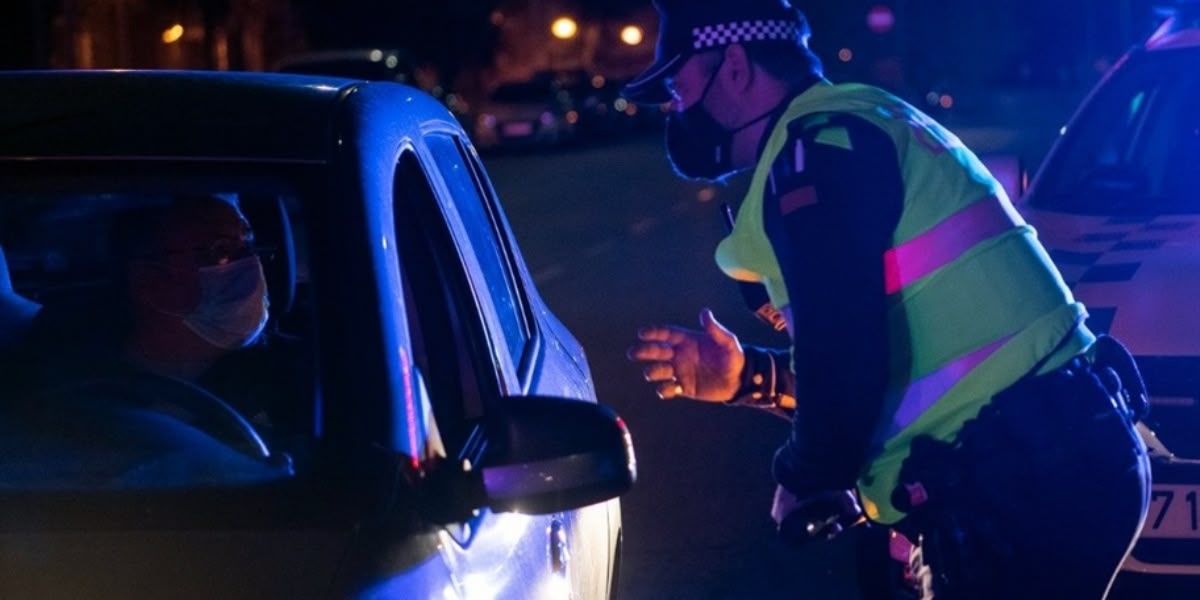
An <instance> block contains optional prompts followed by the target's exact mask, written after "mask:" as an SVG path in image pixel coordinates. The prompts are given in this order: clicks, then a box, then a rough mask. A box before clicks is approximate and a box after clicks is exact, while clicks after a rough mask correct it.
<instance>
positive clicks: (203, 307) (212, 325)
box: [179, 256, 269, 350]
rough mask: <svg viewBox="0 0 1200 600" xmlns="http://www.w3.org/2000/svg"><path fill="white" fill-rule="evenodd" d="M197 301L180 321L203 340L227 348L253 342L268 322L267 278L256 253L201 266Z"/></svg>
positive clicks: (240, 346)
mask: <svg viewBox="0 0 1200 600" xmlns="http://www.w3.org/2000/svg"><path fill="white" fill-rule="evenodd" d="M199 277H200V302H199V303H197V304H196V307H195V308H193V309H192V310H191V312H189V313H187V314H186V315H179V316H180V317H182V318H183V324H184V325H186V326H187V327H188V329H191V330H192V332H194V333H195V334H196V335H198V336H200V337H201V338H202V339H203V340H204V341H206V342H208V343H210V344H212V345H214V346H216V347H218V348H225V349H226V350H235V349H237V348H242V347H245V346H246V345H248V344H250V343H251V342H253V341H254V340H255V339H256V338H258V335H259V334H260V333H262V330H263V328H264V327H266V325H267V316H268V312H267V306H268V305H269V302H268V301H267V280H266V278H265V277H264V275H263V270H262V263H261V262H260V261H259V260H258V257H257V256H247V257H246V258H241V259H238V260H235V261H231V262H229V263H226V264H223V265H215V266H211V267H201V268H200V270H199Z"/></svg>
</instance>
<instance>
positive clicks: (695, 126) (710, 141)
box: [667, 54, 786, 180]
mask: <svg viewBox="0 0 1200 600" xmlns="http://www.w3.org/2000/svg"><path fill="white" fill-rule="evenodd" d="M724 64H725V56H724V55H723V54H722V56H721V62H719V63H717V68H716V69H714V70H713V72H712V75H710V76H709V77H708V83H706V84H704V91H703V92H701V94H700V99H699V100H697V101H696V102H695V103H694V104H692V105H691V106H689V107H687V108H685V109H683V110H682V111H679V112H672V113H671V114H669V115H667V156H668V158H670V160H671V164H672V165H673V166H674V167H675V170H676V171H677V172H678V173H679V174H680V175H682V176H684V177H687V178H688V179H707V180H716V179H720V178H721V177H724V176H726V175H729V174H730V173H733V172H734V171H737V170H738V169H737V167H735V166H734V165H733V155H732V152H733V136H734V135H735V134H737V133H738V132H739V131H742V130H743V129H746V128H747V127H750V126H751V125H753V124H755V123H757V122H759V121H761V120H763V119H766V118H768V117H770V116H771V115H773V114H775V113H776V112H777V111H779V110H780V109H782V108H783V106H784V105H785V104H786V102H782V103H780V104H779V105H778V106H776V107H774V108H772V109H770V110H768V111H766V112H764V113H763V114H761V115H759V116H757V117H755V118H753V119H750V120H749V121H747V122H745V123H743V124H741V125H738V126H737V127H735V128H733V129H726V128H725V127H724V126H722V125H721V124H720V123H718V122H717V120H716V119H714V118H713V116H712V113H709V112H708V111H707V110H705V108H704V101H705V99H707V98H708V91H709V90H710V89H712V85H713V81H715V80H716V78H717V73H719V72H720V71H721V67H722V66H723V65H724Z"/></svg>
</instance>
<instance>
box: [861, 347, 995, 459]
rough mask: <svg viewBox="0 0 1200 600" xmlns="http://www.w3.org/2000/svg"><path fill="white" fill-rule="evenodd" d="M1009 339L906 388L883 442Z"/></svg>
mask: <svg viewBox="0 0 1200 600" xmlns="http://www.w3.org/2000/svg"><path fill="white" fill-rule="evenodd" d="M1009 337H1010V336H1005V337H1003V338H1001V339H999V340H997V341H995V342H992V343H990V344H988V345H986V346H984V347H982V348H980V349H978V350H975V351H974V352H971V353H969V354H965V355H963V356H960V357H959V358H958V359H956V360H954V361H952V362H950V363H949V364H947V365H945V366H943V367H942V368H940V369H938V370H936V371H934V372H932V373H930V374H928V375H926V376H924V377H922V378H920V379H918V380H916V381H914V382H912V383H910V384H908V388H907V389H905V390H904V397H903V398H901V399H900V406H898V407H897V408H896V415H895V416H894V417H892V426H891V427H890V428H889V429H888V432H887V435H886V437H885V438H884V439H890V438H891V437H892V436H893V435H895V434H897V433H899V432H900V431H901V430H903V429H904V428H905V427H908V426H909V425H911V424H912V422H913V421H916V420H917V417H920V416H921V415H922V414H924V413H925V411H926V410H927V409H928V408H929V407H930V406H933V405H934V403H935V402H937V401H938V400H939V399H940V398H941V397H942V396H944V395H946V392H948V391H950V388H952V387H954V384H956V383H958V382H959V381H961V380H962V378H963V377H966V376H967V373H970V372H971V371H972V370H974V369H975V367H977V366H979V363H982V362H983V361H984V360H986V359H987V357H989V356H991V355H992V353H993V352H995V351H996V350H997V349H999V348H1000V346H1003V345H1004V342H1007V341H1008V338H1009Z"/></svg>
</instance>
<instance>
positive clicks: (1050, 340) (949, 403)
mask: <svg viewBox="0 0 1200 600" xmlns="http://www.w3.org/2000/svg"><path fill="white" fill-rule="evenodd" d="M830 113H843V114H851V115H854V116H857V117H860V118H862V119H865V120H866V121H868V122H870V123H872V124H874V125H877V126H878V127H880V128H881V129H882V130H883V131H884V132H886V133H887V135H888V136H889V137H891V139H892V141H893V143H894V144H895V147H896V155H897V158H898V160H899V162H900V165H899V166H900V173H901V176H902V179H903V183H904V206H903V209H902V212H901V214H900V220H899V224H898V225H897V226H896V229H895V231H894V232H893V234H892V241H891V248H890V249H889V250H888V251H887V252H885V253H884V255H883V256H881V257H880V262H881V265H882V268H883V269H884V278H885V287H886V290H885V291H886V293H887V295H888V299H889V303H888V315H887V323H888V329H889V331H888V333H889V335H888V340H889V345H890V353H889V356H890V364H889V373H888V377H889V379H888V381H889V386H888V396H887V398H886V399H885V403H884V411H883V414H882V419H881V422H880V423H878V424H877V430H876V432H877V433H876V436H875V443H874V446H873V448H872V451H871V455H870V461H869V463H868V464H867V465H865V466H864V469H863V470H862V471H861V472H860V474H859V479H858V490H859V492H860V495H861V496H862V498H863V501H864V505H865V508H866V510H867V514H868V516H869V517H871V518H872V519H873V520H876V521H878V522H882V523H893V522H895V521H898V520H899V519H901V518H902V517H903V516H904V515H903V513H902V512H900V511H899V510H898V509H896V508H895V507H894V506H893V505H892V504H891V501H890V497H891V493H892V490H893V489H894V488H895V487H896V484H897V479H898V475H899V471H900V466H901V463H902V462H903V461H904V459H905V458H906V457H907V456H908V452H909V445H910V443H911V442H912V440H913V438H914V437H915V436H917V435H921V434H927V435H931V436H933V437H935V438H937V439H940V440H946V441H949V440H952V439H953V438H954V435H955V434H956V433H957V432H958V431H959V430H960V429H961V427H962V425H963V423H964V422H965V421H967V420H968V419H970V418H972V417H974V416H975V415H976V414H978V412H979V410H980V408H982V407H983V406H984V405H985V404H986V403H987V402H988V401H989V399H990V398H991V397H992V396H994V395H995V394H996V393H997V392H999V391H1001V390H1003V389H1004V388H1006V387H1008V386H1009V385H1011V384H1013V383H1015V382H1016V381H1017V380H1018V379H1020V378H1021V377H1022V376H1023V375H1025V374H1026V373H1028V372H1030V371H1031V370H1032V369H1034V368H1035V367H1038V366H1039V364H1040V365H1041V366H1040V367H1039V372H1047V371H1051V370H1053V369H1056V368H1058V367H1059V366H1061V365H1062V364H1064V363H1065V362H1066V361H1067V360H1069V359H1070V358H1071V357H1072V356H1075V355H1077V354H1079V353H1081V352H1083V351H1085V350H1087V349H1088V347H1089V346H1090V345H1091V344H1092V342H1093V341H1095V336H1093V335H1092V334H1091V332H1090V331H1088V329H1087V328H1086V327H1085V326H1084V325H1083V323H1082V321H1083V319H1084V318H1086V316H1087V313H1086V311H1085V310H1084V307H1083V305H1082V304H1080V303H1078V302H1075V300H1074V298H1072V296H1071V292H1070V290H1069V289H1068V288H1067V286H1066V285H1065V284H1064V283H1063V280H1062V277H1061V276H1060V275H1059V274H1058V271H1057V270H1056V269H1055V268H1054V266H1053V263H1052V262H1051V260H1050V257H1049V256H1048V255H1047V254H1046V251H1045V250H1044V249H1043V248H1042V246H1041V245H1040V244H1039V243H1038V242H1037V237H1036V233H1035V231H1034V230H1033V228H1032V227H1030V226H1029V225H1027V224H1026V223H1025V222H1024V220H1023V219H1022V218H1021V216H1020V215H1019V214H1018V213H1017V212H1016V210H1015V209H1014V208H1013V206H1012V204H1011V203H1010V202H1009V200H1008V197H1007V195H1006V194H1005V192H1004V189H1003V188H1002V187H1001V186H1000V184H999V183H998V182H997V181H996V180H995V179H994V178H993V177H992V176H991V175H990V174H989V173H988V172H987V169H986V168H984V166H983V165H982V163H980V162H979V159H977V158H976V157H975V155H974V154H972V153H971V152H970V151H969V150H968V149H967V148H966V147H964V146H963V145H962V143H961V142H960V141H959V140H958V139H957V138H956V137H955V136H954V135H953V134H951V133H950V132H949V131H947V130H946V129H944V128H943V127H941V126H940V125H938V124H937V123H935V122H934V121H933V120H932V119H930V118H929V117H928V116H926V115H924V114H923V113H921V112H920V111H918V110H917V109H915V108H913V107H912V106H910V105H908V104H907V103H905V102H904V101H902V100H900V99H899V98H896V97H895V96H892V95H890V94H888V93H887V92H884V91H883V90H880V89H877V88H873V87H870V86H865V85H858V84H842V85H831V84H829V83H828V82H822V83H819V84H817V85H814V86H813V87H811V88H809V89H808V90H806V91H805V92H804V93H802V94H800V95H799V96H797V97H796V98H795V99H794V100H793V101H792V102H791V103H790V105H789V106H788V108H787V109H786V111H785V113H784V115H783V117H782V118H781V119H780V120H779V122H778V124H777V125H776V126H775V128H774V129H773V130H772V131H771V133H770V136H769V138H768V140H767V143H766V146H765V150H764V151H763V154H762V156H761V157H760V159H759V163H758V165H757V168H756V170H755V172H754V178H753V180H752V181H751V184H750V188H749V192H748V194H747V196H746V198H745V200H744V201H743V202H742V205H741V207H740V209H739V211H738V217H737V221H736V224H735V226H734V229H733V232H732V233H731V234H730V235H729V236H728V237H726V238H725V239H724V240H722V241H721V243H720V245H719V246H718V247H717V252H716V258H717V263H718V265H719V266H720V267H721V269H722V270H723V271H725V273H726V274H728V275H729V276H730V277H733V278H734V279H738V280H742V281H756V282H761V283H763V284H765V286H766V288H767V292H768V294H769V295H770V298H771V302H772V304H774V305H775V306H776V307H779V308H780V310H781V311H782V312H783V313H784V315H785V317H787V319H788V322H789V329H791V327H790V325H791V318H792V315H791V314H790V313H791V311H790V310H789V308H790V307H789V306H788V296H787V288H786V287H785V285H784V281H783V274H782V273H781V270H780V267H779V261H778V260H777V259H776V256H775V253H774V251H773V250H772V248H771V243H770V241H769V240H768V239H767V235H766V233H765V231H764V229H763V191H764V189H765V186H766V182H767V179H768V176H769V174H770V171H771V165H772V164H773V163H774V162H775V160H776V157H777V156H778V155H779V154H780V152H782V151H783V149H784V146H785V144H786V143H787V139H788V126H789V125H791V124H792V123H795V122H797V121H803V122H804V123H805V125H806V126H810V127H811V126H819V125H821V124H823V123H826V122H828V119H829V116H830ZM816 142H817V143H830V144H835V145H836V144H841V145H843V146H845V145H847V144H849V143H850V142H849V138H848V137H847V136H846V134H845V131H844V130H842V131H839V130H838V128H837V127H836V126H830V127H828V128H826V129H825V130H823V131H821V132H819V134H818V136H817V138H816ZM863 176H864V177H871V176H872V174H871V173H864V174H863ZM855 200H860V201H862V202H871V201H873V200H874V199H873V198H861V199H855ZM818 201H819V199H818ZM812 283H813V285H819V284H820V283H821V282H812ZM796 288H797V289H803V286H796ZM799 318H812V317H809V316H799ZM816 318H821V317H819V316H818V317H816ZM864 343H871V340H864ZM800 384H801V385H802V384H803V382H800ZM799 393H803V390H800V391H799ZM807 401H815V402H820V401H821V399H819V398H815V399H809V400H807ZM1029 418H1031V419H1035V418H1037V416H1036V415H1030V417H1029ZM1030 460H1036V458H1032V457H1031V458H1030Z"/></svg>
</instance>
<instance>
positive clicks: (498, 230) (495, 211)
mask: <svg viewBox="0 0 1200 600" xmlns="http://www.w3.org/2000/svg"><path fill="white" fill-rule="evenodd" d="M424 138H425V140H426V142H427V148H428V150H429V152H430V156H431V160H432V163H431V164H432V165H433V166H434V167H435V168H436V169H437V170H438V173H437V176H438V178H439V179H440V181H438V182H437V184H440V188H439V187H438V186H437V185H436V184H435V190H434V191H435V193H436V194H438V200H439V202H440V203H441V205H442V207H443V214H445V215H447V217H448V218H451V219H453V220H454V221H455V222H454V223H452V224H451V226H450V231H451V234H452V235H453V236H454V238H455V242H456V243H457V244H458V245H459V246H460V248H467V249H468V250H469V255H468V256H467V258H468V260H471V261H475V265H474V266H475V267H478V266H479V265H478V256H477V253H478V252H479V251H480V249H479V248H478V247H477V245H476V240H475V239H473V236H472V235H471V233H470V232H469V231H468V230H467V227H468V225H469V224H467V223H466V222H465V221H464V219H463V214H462V211H460V210H459V208H458V204H459V203H460V202H461V200H460V199H456V198H453V197H452V195H451V192H450V187H449V183H448V182H447V181H446V177H448V175H447V174H446V173H445V172H444V168H443V167H444V163H443V162H442V161H440V160H439V158H440V157H439V156H438V155H437V154H436V153H435V148H434V147H433V146H431V145H428V141H429V140H430V139H444V140H447V141H448V142H449V144H450V145H451V146H452V147H453V149H454V154H453V155H452V156H449V157H441V158H452V159H454V160H456V161H457V164H458V165H459V166H461V167H462V168H463V169H464V174H465V175H466V176H467V177H469V180H470V182H471V183H472V185H473V189H474V192H475V193H474V197H473V201H474V202H477V203H478V204H479V206H480V207H481V209H482V210H481V211H480V212H481V213H482V215H483V217H484V221H483V223H481V224H480V225H481V226H483V227H484V228H485V229H486V232H487V235H488V237H489V238H490V240H488V241H486V242H485V243H487V245H488V246H489V247H488V248H485V249H483V251H484V252H488V251H494V252H495V253H496V256H497V257H498V258H499V262H500V268H501V269H502V271H503V272H502V274H501V277H502V279H503V282H502V284H503V286H504V287H505V288H506V289H507V290H508V291H509V293H510V296H511V298H512V300H513V302H514V304H515V305H514V314H515V315H516V316H517V318H518V323H517V325H518V327H519V329H520V333H519V335H520V336H521V340H520V344H519V349H517V350H516V351H515V352H514V351H512V350H511V349H509V348H508V346H507V343H506V344H505V349H506V350H508V352H507V355H506V356H503V357H499V358H500V359H501V363H502V364H501V365H500V367H501V369H502V370H504V373H503V377H504V379H505V380H506V383H507V386H506V387H505V389H503V390H502V391H503V392H506V393H517V392H518V391H520V390H523V389H525V388H526V386H527V384H528V381H529V377H528V375H529V369H528V362H529V357H530V355H531V354H532V353H533V350H534V348H535V346H536V337H537V335H538V331H537V328H536V325H535V324H536V319H535V318H534V315H533V311H532V304H531V302H530V298H529V293H528V290H527V289H526V288H525V286H524V282H523V277H521V270H520V268H519V263H518V261H517V259H516V255H515V253H514V252H513V241H512V239H511V237H510V235H509V230H508V228H507V226H506V223H505V222H504V221H503V220H502V218H501V217H500V215H501V214H502V213H501V211H500V209H499V207H498V205H497V203H496V199H495V194H494V190H492V189H491V187H490V186H489V185H483V184H482V183H481V176H482V175H483V174H482V171H480V169H479V166H478V165H476V164H474V161H473V157H472V156H471V154H470V153H468V152H466V149H465V147H464V145H463V142H462V139H461V137H460V136H459V135H458V134H457V133H456V132H451V131H440V130H437V131H428V132H426V133H425V135H424ZM482 181H486V179H483V180H482ZM466 272H467V274H468V276H470V277H472V278H473V279H474V278H476V277H478V278H479V279H480V281H477V282H475V285H473V286H472V287H473V293H475V294H476V298H477V302H478V303H479V304H486V305H487V306H488V308H489V310H488V312H487V313H486V315H487V316H488V318H489V319H490V320H491V321H492V322H490V323H485V325H486V326H487V329H488V334H489V336H492V339H494V334H493V333H492V330H497V329H498V330H499V334H500V335H501V336H503V337H504V339H505V341H506V342H507V332H506V330H505V328H504V327H503V325H502V324H501V323H500V322H499V319H500V317H499V313H498V311H497V310H496V307H495V303H494V302H493V300H492V299H491V298H490V296H484V295H481V294H479V291H480V289H487V290H489V291H490V290H491V286H490V283H491V282H489V281H487V280H486V279H485V278H486V276H487V274H486V273H485V272H484V271H483V270H482V269H479V268H476V269H471V268H468V269H466ZM476 274H478V275H476Z"/></svg>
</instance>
